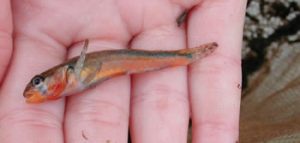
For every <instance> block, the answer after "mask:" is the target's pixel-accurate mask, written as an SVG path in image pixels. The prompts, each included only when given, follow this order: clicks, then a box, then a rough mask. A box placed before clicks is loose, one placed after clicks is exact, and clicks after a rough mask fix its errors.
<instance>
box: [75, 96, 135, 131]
mask: <svg viewBox="0 0 300 143" xmlns="http://www.w3.org/2000/svg"><path fill="white" fill-rule="evenodd" d="M75 112H76V114H78V115H77V116H79V118H78V119H77V120H80V122H81V121H83V122H92V123H93V124H98V125H106V126H107V125H109V126H119V125H120V124H121V123H122V122H124V121H127V119H128V118H129V115H128V114H129V113H128V111H126V110H125V109H123V108H122V107H119V106H117V105H116V104H114V103H110V102H105V101H98V102H93V103H89V104H86V106H85V107H84V108H78V109H77V111H75Z"/></svg>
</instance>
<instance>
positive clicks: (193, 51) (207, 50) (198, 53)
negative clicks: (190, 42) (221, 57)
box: [178, 42, 218, 62]
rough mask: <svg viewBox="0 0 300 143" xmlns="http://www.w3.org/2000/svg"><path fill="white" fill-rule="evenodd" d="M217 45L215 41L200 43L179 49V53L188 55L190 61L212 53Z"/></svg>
mask: <svg viewBox="0 0 300 143" xmlns="http://www.w3.org/2000/svg"><path fill="white" fill-rule="evenodd" d="M217 47H218V44H217V43H216V42H212V43H208V44H204V45H200V46H198V47H195V48H190V49H183V50H179V51H178V52H179V53H180V54H183V55H184V56H186V57H188V58H189V60H191V62H193V61H196V60H199V59H202V58H204V57H206V56H208V55H210V54H211V53H213V52H214V51H215V50H216V49H217Z"/></svg>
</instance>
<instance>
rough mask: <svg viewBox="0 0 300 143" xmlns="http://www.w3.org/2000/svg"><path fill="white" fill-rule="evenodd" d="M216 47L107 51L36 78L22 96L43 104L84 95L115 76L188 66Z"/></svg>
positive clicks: (77, 58)
mask: <svg viewBox="0 0 300 143" xmlns="http://www.w3.org/2000/svg"><path fill="white" fill-rule="evenodd" d="M217 46H218V45H217V43H215V42H213V43H209V44H205V45H201V46H199V47H196V48H191V49H182V50H174V51H146V50H132V49H123V50H105V51H98V52H92V53H86V51H87V48H88V40H86V41H85V43H84V48H83V50H82V52H81V54H80V56H78V57H74V58H72V59H70V60H68V61H66V62H65V63H62V64H60V65H57V66H55V67H53V68H51V69H49V70H47V71H45V72H43V73H41V74H38V75H36V76H34V77H33V78H32V79H31V81H30V82H29V83H28V84H27V86H26V88H25V90H24V93H23V96H24V97H25V98H26V102H27V103H41V102H44V101H48V100H56V99H59V98H61V97H65V96H68V95H72V94H75V93H78V92H81V91H83V90H85V89H87V88H89V87H93V86H95V85H96V84H99V83H102V82H103V81H105V80H108V79H110V78H112V77H115V76H120V75H129V74H136V73H143V72H148V71H155V70H160V69H163V68H167V67H173V66H185V65H188V64H190V63H193V62H195V61H196V60H199V59H201V58H204V57H206V56H208V55H209V54H211V53H212V52H213V51H214V50H215V49H216V48H217Z"/></svg>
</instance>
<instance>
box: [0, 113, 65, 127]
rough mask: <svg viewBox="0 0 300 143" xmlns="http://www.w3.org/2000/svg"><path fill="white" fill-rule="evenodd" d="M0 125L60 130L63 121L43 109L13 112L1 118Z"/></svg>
mask: <svg viewBox="0 0 300 143" xmlns="http://www.w3.org/2000/svg"><path fill="white" fill-rule="evenodd" d="M0 125H15V126H28V127H32V128H36V127H38V128H45V129H46V128H47V129H60V128H61V126H62V121H61V119H59V118H58V117H57V116H55V115H54V114H52V113H50V112H48V111H46V110H41V109H25V110H20V109H16V110H12V111H10V112H9V113H7V114H4V115H2V116H1V117H0Z"/></svg>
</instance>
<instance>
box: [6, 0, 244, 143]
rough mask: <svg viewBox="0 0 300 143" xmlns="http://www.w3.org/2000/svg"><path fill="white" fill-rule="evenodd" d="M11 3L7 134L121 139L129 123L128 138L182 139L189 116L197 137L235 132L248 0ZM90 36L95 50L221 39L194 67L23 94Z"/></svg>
mask: <svg viewBox="0 0 300 143" xmlns="http://www.w3.org/2000/svg"><path fill="white" fill-rule="evenodd" d="M11 6H12V9H13V10H11V8H10V1H8V0H0V10H1V11H0V33H1V34H0V35H1V36H0V41H1V42H0V44H1V45H0V53H1V56H0V57H1V59H0V76H1V79H2V84H1V89H0V140H1V142H7V143H14V142H16V143H17V142H24V143H26V142H28V143H33V142H55V143H63V142H72V143H76V142H80V143H81V142H85V141H86V142H119V143H122V142H127V137H128V127H130V130H131V133H130V134H131V137H132V142H137V143H148V142H149V143H152V142H161V143H164V142H165V143H169V142H173V143H181V142H186V138H187V135H186V132H187V127H188V120H189V117H191V118H192V121H193V127H192V132H193V137H192V142H193V143H206V142H208V143H210V142H214V143H217V142H222V143H234V142H236V141H237V140H238V121H239V104H240V92H241V91H240V88H238V87H239V86H238V85H240V83H241V65H240V64H241V56H240V55H241V54H240V50H241V45H242V44H241V41H242V40H241V39H242V27H243V19H244V12H245V6H246V1H245V0H244V1H235V0H226V1H225V0H202V1H175V0H174V1H159V0H157V1H147V0H145V1H143V3H142V2H141V1H122V0H120V1H118V0H117V1H115V3H113V2H111V1H101V2H99V1H96V0H91V1H89V2H86V1H83V0H82V1H81V0H79V1H76V2H74V1H38V0H32V1H22V0H13V1H12V3H11ZM191 7H194V8H193V11H191V12H189V15H188V17H187V18H188V19H187V23H186V25H185V26H181V27H178V26H177V24H176V18H177V16H179V15H180V13H181V12H182V11H183V10H185V9H188V8H191ZM2 11H3V12H2ZM12 19H13V21H14V27H13V28H14V32H15V34H14V41H13V44H14V50H13V56H12V57H11V56H10V53H11V52H12V39H11V37H12V36H11V35H12V32H11V31H12V30H13V28H12ZM2 35H3V36H2ZM87 38H88V39H91V41H90V48H89V50H90V51H98V50H104V49H121V48H126V47H128V45H130V47H131V48H134V49H147V50H175V49H180V48H182V47H195V46H198V45H200V44H203V43H207V42H209V41H216V42H218V44H219V48H218V50H217V51H216V52H215V53H214V55H212V56H209V57H207V58H205V59H203V60H201V61H200V62H197V63H194V64H192V65H191V66H189V67H188V68H187V67H176V68H171V69H165V70H162V71H157V72H151V73H145V74H140V75H135V76H132V78H130V77H129V76H122V77H117V78H115V79H111V80H109V81H107V82H105V83H103V84H101V85H100V86H97V87H95V88H93V89H91V90H88V91H86V92H84V93H82V95H83V96H81V95H77V96H70V97H68V98H67V99H62V100H56V101H51V102H47V103H45V104H38V105H35V104H34V105H31V104H27V103H25V102H24V98H23V96H22V92H23V90H24V87H25V86H26V84H27V82H28V81H29V80H30V78H31V77H33V76H34V75H35V74H36V73H40V72H42V71H44V70H45V69H48V68H49V67H52V66H54V65H56V64H58V63H61V62H62V61H64V60H65V58H71V57H74V56H77V55H79V54H80V51H81V48H82V47H81V44H79V43H78V44H76V43H77V42H79V41H83V40H84V39H87ZM74 43H75V44H74ZM65 47H68V48H65ZM2 53H3V54H2ZM9 59H11V61H10V62H11V64H10V68H9V69H8V67H7V65H8V62H9ZM5 72H6V76H5V78H4V73H5ZM130 79H131V80H130ZM130 95H131V96H130ZM129 112H130V115H129Z"/></svg>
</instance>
